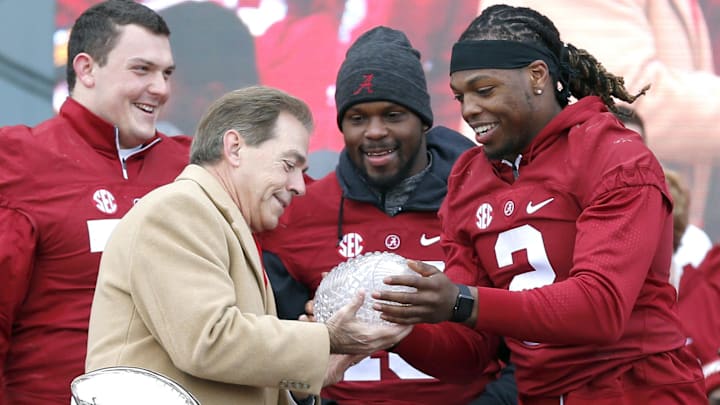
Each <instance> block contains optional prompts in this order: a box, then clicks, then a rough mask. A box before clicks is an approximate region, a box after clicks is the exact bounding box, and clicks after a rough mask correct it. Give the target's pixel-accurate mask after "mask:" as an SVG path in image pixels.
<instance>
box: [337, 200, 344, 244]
mask: <svg viewBox="0 0 720 405" xmlns="http://www.w3.org/2000/svg"><path fill="white" fill-rule="evenodd" d="M344 206H345V194H344V193H343V194H341V195H340V209H339V210H338V226H337V230H338V233H337V237H338V240H337V245H335V246H340V242H342V238H343V232H342V223H343V207H344Z"/></svg>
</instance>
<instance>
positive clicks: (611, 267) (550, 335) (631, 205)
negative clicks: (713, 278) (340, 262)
mask: <svg viewBox="0 0 720 405" xmlns="http://www.w3.org/2000/svg"><path fill="white" fill-rule="evenodd" d="M670 209H671V207H670V204H669V202H667V200H666V199H665V198H664V196H663V193H662V192H661V191H660V190H659V189H658V188H656V187H654V186H630V187H621V188H618V189H615V190H612V191H609V192H607V193H605V194H603V195H601V196H599V197H598V198H597V199H596V200H595V201H593V203H592V204H591V205H590V206H589V207H587V208H586V209H585V210H584V211H583V213H582V214H581V216H580V218H578V221H577V229H578V233H577V237H576V242H575V253H574V265H573V268H572V269H571V271H570V274H569V277H568V278H567V279H566V280H563V281H560V282H556V283H554V284H551V285H547V286H545V287H541V288H535V289H532V290H524V291H517V292H515V291H508V290H504V289H497V288H484V287H479V288H478V303H477V305H478V307H479V308H478V319H477V324H476V327H477V328H478V329H480V330H484V331H488V332H492V333H497V334H499V335H502V336H511V337H514V338H517V339H522V340H530V341H535V342H554V343H559V344H585V343H589V344H595V343H598V344H603V343H607V342H613V341H616V340H617V339H619V338H620V336H621V335H622V333H623V331H624V330H625V325H626V323H627V322H628V320H629V318H630V313H631V312H632V310H633V307H634V306H635V302H636V301H637V298H638V296H639V294H640V290H641V289H642V287H643V285H644V283H645V279H646V277H648V270H647V269H649V268H650V267H651V265H652V263H653V260H655V256H656V251H657V250H658V246H661V239H662V238H664V237H666V236H667V235H672V232H671V229H670V228H669V227H672V222H671V220H668V218H671V217H670ZM631 252H632V254H631ZM669 254H670V252H668V255H669ZM668 258H669V256H668ZM448 267H449V268H451V269H452V267H453V266H452V264H449V265H448ZM590 322H592V323H594V324H593V325H590ZM577 325H588V327H582V328H578V327H577Z"/></svg>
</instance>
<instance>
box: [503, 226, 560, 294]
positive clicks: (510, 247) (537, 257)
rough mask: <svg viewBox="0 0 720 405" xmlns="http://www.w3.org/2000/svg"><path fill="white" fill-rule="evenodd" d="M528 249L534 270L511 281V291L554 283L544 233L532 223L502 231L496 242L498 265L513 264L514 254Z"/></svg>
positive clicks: (553, 274) (553, 271) (553, 272)
mask: <svg viewBox="0 0 720 405" xmlns="http://www.w3.org/2000/svg"><path fill="white" fill-rule="evenodd" d="M521 250H526V251H527V257H528V262H529V263H530V266H532V268H533V270H532V271H529V272H527V273H522V274H518V275H516V276H515V277H513V279H512V281H510V286H509V287H508V289H509V290H510V291H520V290H529V289H532V288H537V287H542V286H544V285H548V284H552V283H553V282H554V281H555V270H553V268H552V266H551V265H550V260H548V257H547V252H546V251H545V242H544V241H543V237H542V234H541V233H540V231H538V230H537V229H535V228H533V227H532V226H530V225H523V226H520V227H517V228H513V229H510V230H507V231H505V232H502V233H501V234H500V235H498V240H497V242H496V243H495V257H496V259H497V263H498V267H505V266H510V265H511V264H513V258H512V254H513V253H515V252H519V251H521Z"/></svg>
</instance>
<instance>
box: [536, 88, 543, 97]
mask: <svg viewBox="0 0 720 405" xmlns="http://www.w3.org/2000/svg"><path fill="white" fill-rule="evenodd" d="M542 93H543V91H542V89H535V94H537V95H538V96H539V95H541V94H542Z"/></svg>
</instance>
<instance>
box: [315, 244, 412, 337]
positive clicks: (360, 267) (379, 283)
mask: <svg viewBox="0 0 720 405" xmlns="http://www.w3.org/2000/svg"><path fill="white" fill-rule="evenodd" d="M401 274H408V275H414V276H418V277H419V275H418V274H417V273H416V272H414V271H413V270H412V269H410V268H409V267H408V266H407V262H406V259H405V258H404V257H402V256H400V255H397V254H395V253H389V252H370V253H366V254H364V255H360V256H357V257H353V258H350V259H348V260H347V261H345V262H342V263H340V264H338V265H337V266H335V267H333V269H332V270H331V271H330V273H328V275H327V276H325V278H323V280H322V281H321V282H320V286H319V287H318V288H317V291H315V298H314V300H313V301H314V302H313V310H314V313H315V319H316V320H317V321H318V322H327V320H328V319H330V317H332V316H333V314H334V313H335V312H337V311H338V310H339V309H340V308H342V307H343V306H344V305H345V304H347V303H348V302H350V301H351V300H352V298H353V297H354V296H355V295H356V294H357V292H358V291H359V290H360V289H362V290H364V291H365V301H364V302H363V304H362V306H361V307H360V309H358V311H357V314H356V316H357V318H358V319H360V320H362V321H364V322H367V323H370V324H385V325H389V324H391V323H390V322H388V321H385V320H383V319H381V318H380V312H378V311H376V310H374V309H373V308H372V305H373V303H375V302H376V300H375V299H374V298H372V297H371V294H372V292H373V291H409V292H414V291H415V289H414V288H412V287H406V286H391V285H387V284H385V283H383V279H384V278H385V277H387V276H391V275H401Z"/></svg>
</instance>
